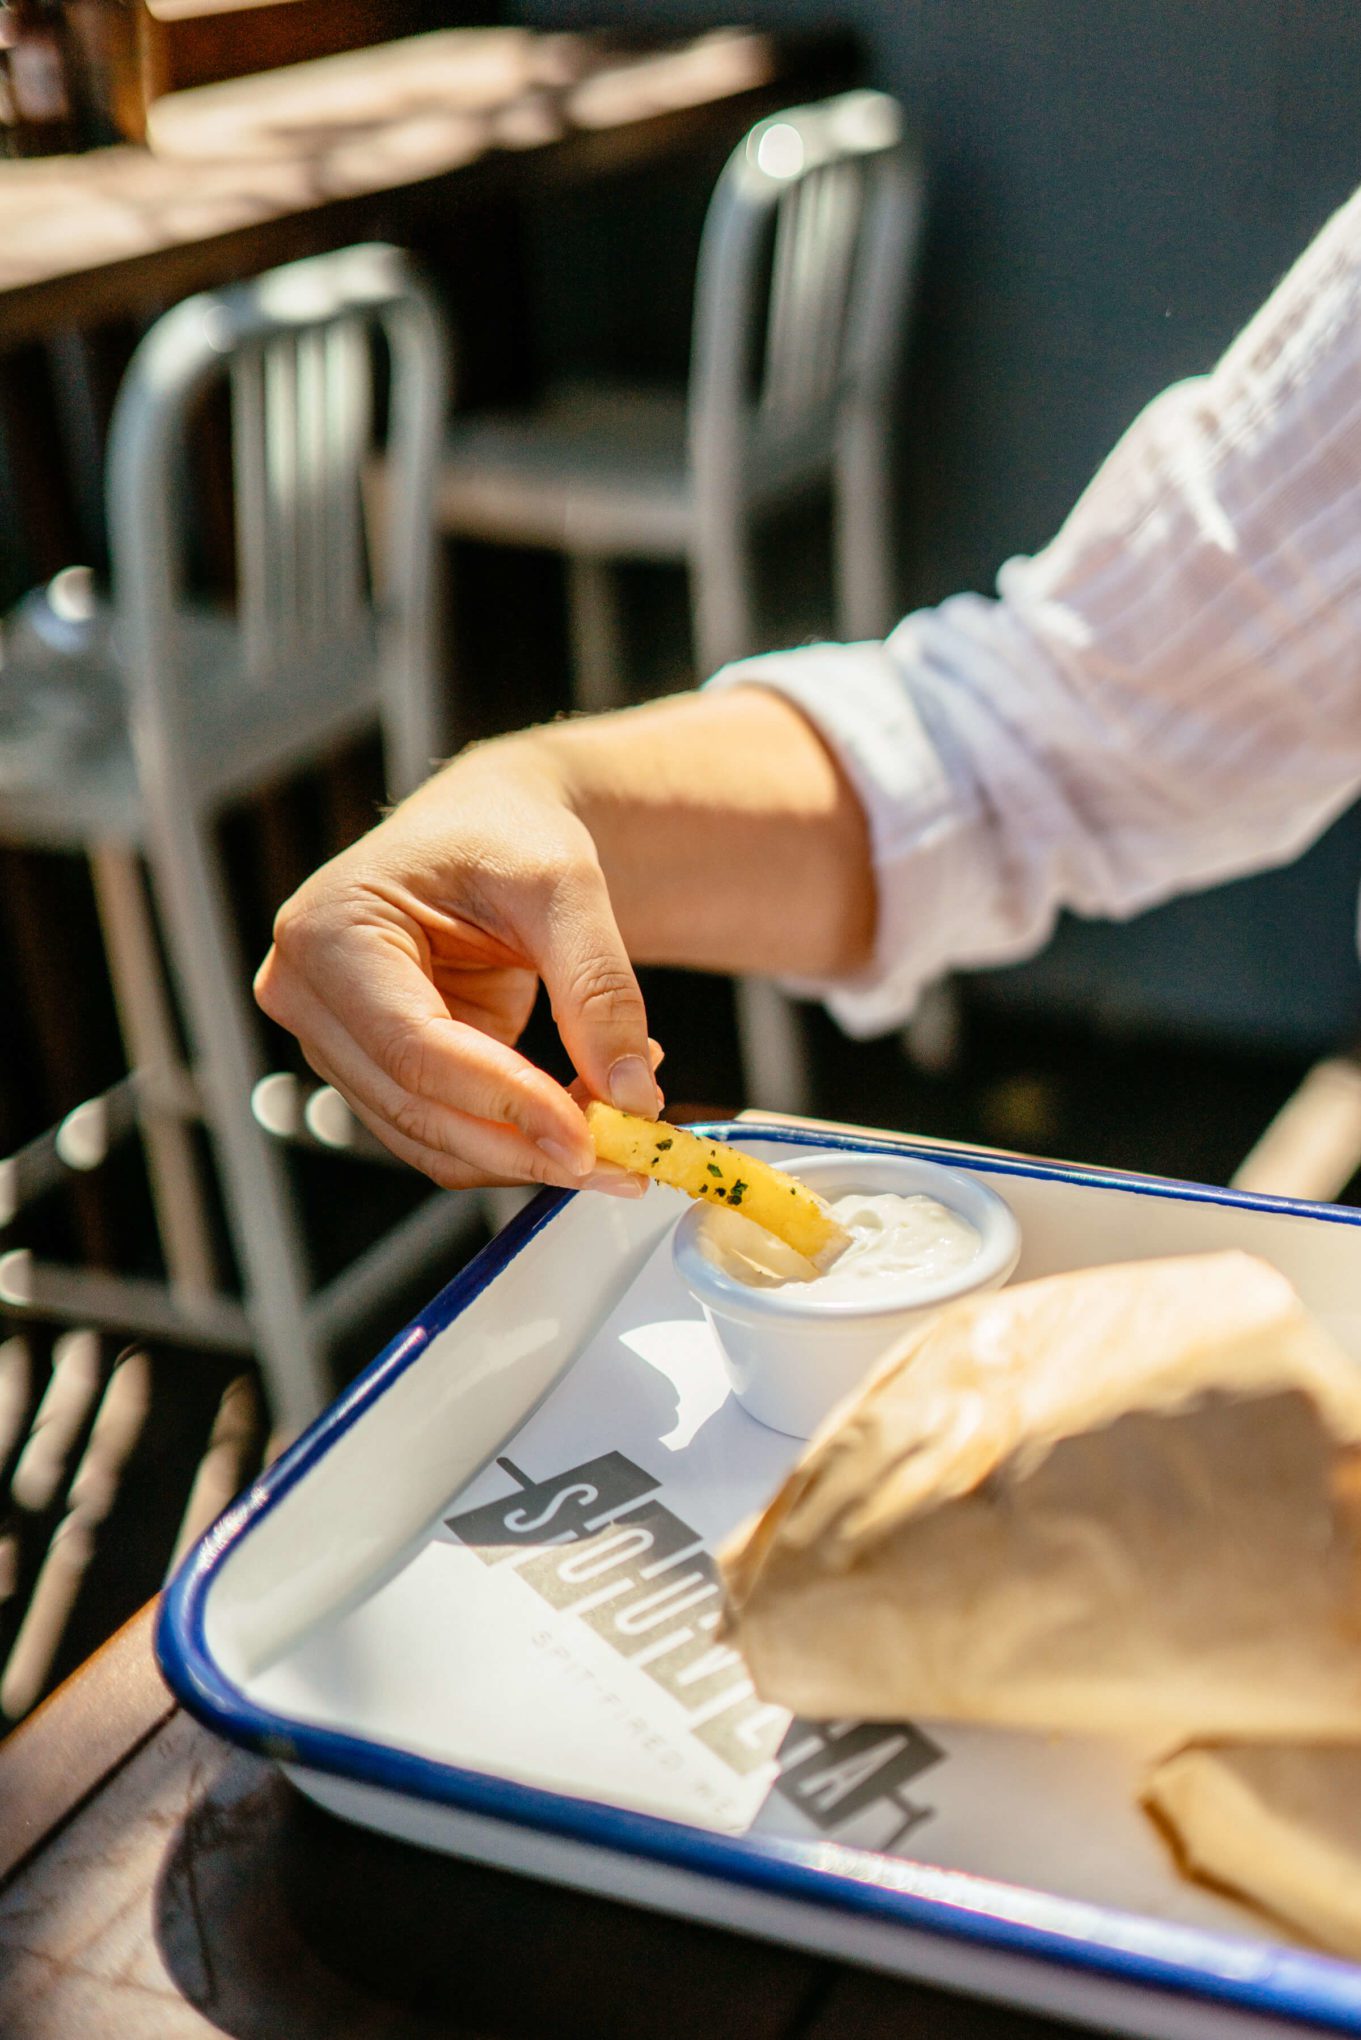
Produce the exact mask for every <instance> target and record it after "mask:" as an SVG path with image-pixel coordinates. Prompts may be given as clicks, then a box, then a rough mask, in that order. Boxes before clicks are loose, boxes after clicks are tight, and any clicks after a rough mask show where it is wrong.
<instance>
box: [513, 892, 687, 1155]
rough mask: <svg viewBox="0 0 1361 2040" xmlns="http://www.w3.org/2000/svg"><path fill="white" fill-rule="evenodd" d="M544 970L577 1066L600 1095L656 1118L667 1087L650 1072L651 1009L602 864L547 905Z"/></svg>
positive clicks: (557, 1018) (591, 1089) (560, 1027)
mask: <svg viewBox="0 0 1361 2040" xmlns="http://www.w3.org/2000/svg"><path fill="white" fill-rule="evenodd" d="M537 947H538V965H539V975H540V976H541V977H542V979H543V981H544V984H545V985H546V986H547V988H548V996H549V998H550V1000H551V1001H552V1004H553V1018H554V1020H555V1021H556V1022H557V1027H558V1032H559V1034H561V1036H562V1039H563V1045H564V1047H565V1048H566V1050H567V1053H568V1055H570V1056H571V1058H572V1062H573V1065H574V1067H575V1068H576V1071H577V1074H578V1075H579V1076H580V1077H581V1079H582V1081H583V1083H584V1084H585V1086H586V1089H587V1090H588V1091H589V1092H590V1094H591V1096H592V1097H594V1098H603V1099H606V1100H607V1101H608V1102H609V1103H610V1104H611V1105H617V1106H618V1107H619V1108H620V1110H621V1111H623V1112H638V1113H641V1114H642V1115H643V1116H644V1117H645V1118H647V1119H655V1118H656V1116H657V1114H658V1112H659V1111H660V1110H661V1093H660V1092H659V1091H658V1089H657V1086H656V1083H655V1082H654V1080H653V1076H652V1063H653V1056H652V1046H651V1043H650V1042H649V1040H648V1032H647V1013H646V1010H645V1008H644V1005H643V995H642V992H641V991H640V990H639V988H638V980H637V978H636V977H635V976H634V974H633V966H632V964H631V963H630V962H629V958H628V952H627V950H626V949H625V947H624V942H623V937H622V936H621V935H620V933H619V926H618V923H617V922H616V920H615V918H614V910H613V908H612V907H611V905H610V898H609V893H608V891H607V890H606V886H605V878H604V874H603V872H601V871H600V870H599V869H598V868H597V869H595V870H593V871H591V872H588V873H586V874H578V875H577V877H576V880H575V883H574V884H573V885H572V886H571V887H570V888H563V889H561V890H559V891H557V892H555V893H554V895H553V896H552V897H551V898H550V899H549V900H548V902H547V905H546V917H545V924H544V927H543V929H542V931H541V934H540V941H539V944H538V945H537Z"/></svg>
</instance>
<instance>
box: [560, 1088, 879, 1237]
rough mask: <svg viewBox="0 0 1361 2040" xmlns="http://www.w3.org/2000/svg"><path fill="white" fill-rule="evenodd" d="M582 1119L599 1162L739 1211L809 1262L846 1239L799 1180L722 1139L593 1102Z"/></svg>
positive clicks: (823, 1208) (822, 1205)
mask: <svg viewBox="0 0 1361 2040" xmlns="http://www.w3.org/2000/svg"><path fill="white" fill-rule="evenodd" d="M586 1124H587V1126H588V1127H589V1128H590V1133H591V1139H592V1140H593V1142H594V1143H595V1151H596V1153H597V1154H598V1155H599V1157H600V1159H601V1160H602V1161H604V1162H615V1163H617V1164H618V1166H619V1167H620V1168H621V1169H629V1170H631V1171H632V1172H633V1173H634V1174H635V1175H639V1176H651V1177H653V1178H654V1179H655V1180H656V1181H657V1182H658V1183H669V1184H670V1185H671V1187H672V1189H674V1190H683V1191H684V1192H685V1193H686V1195H687V1196H689V1197H704V1198H707V1199H708V1200H709V1202H710V1203H712V1204H723V1205H726V1206H727V1208H728V1209H729V1210H730V1211H738V1210H740V1211H741V1212H742V1213H743V1215H744V1217H746V1218H751V1219H754V1220H755V1221H756V1223H757V1225H761V1226H764V1227H765V1229H766V1231H767V1232H772V1233H774V1234H775V1236H776V1238H777V1239H781V1240H784V1241H785V1243H786V1244H787V1245H788V1246H791V1247H793V1248H794V1250H795V1252H796V1253H800V1254H803V1255H805V1256H806V1257H807V1259H808V1260H810V1261H820V1260H822V1259H823V1258H824V1257H827V1256H829V1255H830V1254H831V1253H834V1252H835V1251H836V1250H837V1249H838V1248H840V1247H842V1246H844V1245H845V1244H846V1240H847V1237H848V1235H847V1233H846V1232H845V1230H844V1228H843V1227H842V1226H839V1225H838V1224H837V1222H836V1220H835V1219H834V1218H833V1217H832V1215H831V1213H830V1212H829V1211H828V1209H827V1207H826V1205H825V1204H824V1203H823V1201H822V1199H821V1198H820V1197H818V1196H816V1195H815V1194H814V1193H813V1191H811V1190H809V1189H808V1188H807V1187H806V1185H804V1184H802V1183H799V1182H796V1181H795V1180H794V1178H793V1177H791V1176H787V1175H785V1174H784V1172H783V1171H782V1170H779V1169H772V1168H771V1167H770V1166H769V1164H768V1163H766V1162H760V1161H757V1160H756V1158H755V1157H754V1156H753V1155H748V1154H742V1153H740V1152H739V1151H738V1150H737V1149H736V1148H731V1147H728V1146H727V1145H726V1143H725V1142H723V1141H718V1140H707V1139H705V1138H704V1136H703V1135H701V1134H696V1133H687V1132H686V1131H685V1129H684V1127H680V1126H669V1125H667V1124H665V1123H664V1122H663V1121H660V1120H655V1119H640V1118H638V1117H637V1116H636V1115H635V1114H634V1113H632V1112H619V1111H617V1110H616V1109H615V1107H614V1106H613V1105H601V1104H598V1103H597V1104H593V1105H588V1106H587V1108H586Z"/></svg>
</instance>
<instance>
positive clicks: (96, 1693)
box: [0, 1608, 1072, 2040]
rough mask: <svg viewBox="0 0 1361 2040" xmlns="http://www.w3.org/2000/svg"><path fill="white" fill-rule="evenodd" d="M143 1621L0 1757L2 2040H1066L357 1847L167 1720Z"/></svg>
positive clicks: (990, 2013)
mask: <svg viewBox="0 0 1361 2040" xmlns="http://www.w3.org/2000/svg"><path fill="white" fill-rule="evenodd" d="M152 1620H153V1610H152V1609H150V1608H148V1609H146V1610H145V1611H144V1612H143V1613H142V1614H141V1615H139V1616H137V1617H136V1618H135V1619H134V1620H133V1621H132V1622H131V1623H129V1624H128V1626H127V1627H126V1628H125V1629H123V1630H122V1631H121V1632H120V1633H119V1634H118V1635H117V1636H116V1637H115V1638H114V1639H113V1641H112V1642H111V1643H109V1644H107V1645H106V1646H105V1647H104V1649H103V1650H102V1651H100V1652H99V1653H97V1655H96V1656H95V1657H94V1658H93V1659H91V1661H90V1662H89V1664H87V1665H86V1666H85V1667H84V1668H83V1669H82V1670H81V1671H80V1672H78V1673H77V1674H76V1675H75V1676H74V1678H72V1679H70V1680H68V1681H67V1683H66V1685H65V1686H63V1687H62V1688H60V1689H59V1691H58V1692H57V1693H55V1694H54V1695H53V1696H52V1698H51V1699H50V1700H49V1701H47V1703H46V1704H45V1705H44V1706H43V1707H42V1708H40V1709H39V1710H38V1712H37V1713H36V1714H35V1715H33V1716H32V1717H31V1719H30V1720H29V1721H28V1722H26V1723H25V1724H24V1725H23V1726H22V1727H21V1728H20V1729H18V1730H17V1731H16V1732H15V1733H14V1734H13V1735H12V1736H11V1737H10V1738H9V1740H8V1741H7V1742H6V1743H4V1744H3V1745H0V2033H3V2034H4V2035H5V2040H76V2036H82V2035H86V2034H88V2035H91V2036H94V2035H98V2036H99V2040H123V2036H129V2040H143V2036H147V2040H150V2036H155V2040H208V2036H209V2035H219V2036H220V2035H222V2034H230V2035H234V2036H237V2040H380V2036H392V2040H396V2036H398V2035H401V2036H404V2040H426V2036H435V2035H444V2036H449V2035H467V2036H469V2040H471V2036H474V2035H476V2036H479V2040H502V2036H504V2040H546V2036H552V2040H693V2036H694V2035H696V2034H703V2035H704V2036H705V2040H796V2036H797V2040H853V2036H854V2040H889V2036H892V2040H918V2036H919V2040H1060V2036H1061V2035H1063V2034H1068V2035H1071V2033H1072V2029H1071V2028H1069V2027H1066V2026H1065V2027H1059V2026H1056V2025H1054V2024H1052V2023H1051V2022H1049V2021H1046V2020H1041V2019H1035V2018H1031V2017H1029V2016H1028V2015H1025V2014H1021V2013H1015V2012H1007V2011H1002V2010H999V2009H997V2008H991V2007H987V2006H984V2005H980V2004H974V2003H971V2002H968V2001H965V2000H963V1999H960V1998H956V1997H952V1996H946V1995H944V1994H942V1993H940V1992H937V1991H933V1990H926V1989H918V1988H916V1987H914V1986H911V1985H908V1984H904V1983H901V1982H897V1981H894V1980H890V1979H888V1978H883V1977H876V1976H873V1975H870V1974H868V1973H865V1972H861V1971H856V1970H851V1969H847V1968H843V1967H841V1966H839V1965H837V1964H835V1963H831V1962H827V1961H823V1960H821V1959H817V1958H814V1957H812V1956H808V1955H804V1954H801V1953H799V1952H798V1951H797V1950H791V1949H785V1948H777V1947H773V1946H769V1945H767V1944H765V1943H762V1942H757V1941H751V1940H747V1939H743V1938H741V1937H739V1936H737V1935H735V1934H725V1933H722V1932H720V1931H719V1930H717V1929H715V1928H711V1927H702V1926H697V1925H695V1924H693V1923H691V1922H688V1921H681V1920H670V1919H666V1918H663V1917H661V1916H659V1915H655V1914H651V1913H645V1912H642V1911H637V1910H634V1909H632V1908H629V1907H626V1906H621V1905H618V1904H615V1903H613V1902H610V1901H607V1900H603V1899H595V1898H591V1897H589V1896H587V1895H585V1894H582V1893H579V1892H569V1891H564V1890H560V1889H557V1888H556V1887H553V1886H550V1885H540V1884H536V1883H534V1882H533V1881H531V1880H529V1879H527V1878H521V1877H514V1876H510V1875H508V1874H506V1873H504V1872H499V1871H493V1870H488V1869H485V1868H483V1867H481V1866H479V1865H473V1864H464V1863H457V1862H454V1861H452V1860H450V1859H447V1858H442V1857H434V1856H427V1855H425V1854H424V1853H423V1852H421V1851H419V1850H416V1849H413V1848H410V1847H408V1846H406V1845H404V1844H401V1843H397V1842H394V1841H390V1840H389V1839H387V1838H385V1837H379V1836H373V1835H368V1834H365V1833H364V1832H363V1831H362V1830H359V1829H356V1828H349V1827H347V1826H345V1825H344V1824H343V1823H341V1822H338V1821H335V1820H333V1819H332V1818H331V1817H330V1816H328V1815H325V1814H323V1813H321V1812H320V1811H319V1810H318V1809H316V1808H315V1807H313V1806H312V1805H311V1804H310V1803H309V1802H308V1801H306V1800H305V1799H303V1798H302V1796H301V1795H300V1794H298V1793H297V1792H295V1791H294V1789H293V1788H292V1787H291V1786H290V1785H289V1784H288V1783H287V1782H286V1781H285V1779H284V1778H283V1777H282V1775H281V1774H280V1773H279V1772H278V1771H277V1770H275V1769H274V1767H273V1766H272V1765H270V1764H268V1763H266V1762H264V1761H263V1760H262V1759H260V1758H257V1757H252V1756H248V1755H246V1754H244V1753H243V1752H241V1751H239V1750H233V1749H230V1748H229V1747H228V1746H227V1745H225V1744H224V1743H221V1742H219V1741H218V1740H217V1739H216V1738H215V1737H213V1736H211V1735H209V1734H208V1733H207V1731H206V1730H204V1729H202V1728H200V1727H198V1725H197V1724H196V1723H195V1722H194V1721H193V1720H192V1719H191V1718H190V1716H188V1715H187V1714H185V1713H184V1712H183V1710H182V1709H180V1708H178V1707H176V1706H175V1705H174V1703H173V1702H172V1700H171V1698H170V1696H169V1694H168V1693H167V1692H166V1689H165V1687H164V1686H163V1685H162V1683H161V1681H160V1677H159V1674H158V1673H157V1671H156V1667H155V1664H154V1661H153V1658H152V1652H151V1632H152Z"/></svg>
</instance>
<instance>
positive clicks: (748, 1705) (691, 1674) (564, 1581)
mask: <svg viewBox="0 0 1361 2040" xmlns="http://www.w3.org/2000/svg"><path fill="white" fill-rule="evenodd" d="M497 1465H498V1466H500V1467H501V1468H502V1470H503V1471H504V1472H505V1473H507V1474H508V1475H509V1476H510V1478H511V1479H512V1480H514V1481H515V1482H517V1483H518V1485H517V1487H516V1488H515V1489H514V1490H512V1491H511V1492H510V1493H508V1494H505V1495H502V1496H499V1497H498V1498H497V1499H496V1500H495V1501H492V1502H484V1503H482V1504H481V1505H479V1506H478V1507H477V1508H473V1509H467V1510H464V1511H463V1512H461V1513H459V1514H456V1515H453V1516H447V1517H446V1518H445V1527H446V1528H447V1529H448V1530H450V1531H452V1533H453V1534H454V1536H455V1537H457V1538H458V1539H459V1540H460V1542H461V1543H463V1544H465V1545H467V1546H468V1547H469V1548H470V1549H471V1550H472V1551H473V1552H475V1554H476V1556H477V1557H478V1558H480V1559H481V1560H482V1561H483V1563H484V1564H487V1565H502V1566H507V1567H511V1568H513V1569H514V1570H515V1572H516V1573H517V1575H518V1576H519V1578H520V1579H522V1580H523V1581H524V1582H525V1584H526V1585H527V1586H528V1587H530V1588H531V1589H532V1591H533V1592H534V1593H535V1594H537V1595H538V1596H539V1597H540V1599H541V1600H543V1601H545V1602H546V1603H547V1604H548V1606H549V1607H551V1608H553V1609H554V1610H556V1611H557V1612H558V1613H559V1614H560V1615H566V1616H570V1617H572V1618H574V1619H577V1620H580V1621H581V1622H584V1623H586V1624H587V1625H588V1626H589V1627H590V1628H591V1629H592V1630H593V1631H594V1633H595V1634H596V1635H597V1636H598V1637H600V1638H601V1639H602V1640H603V1641H604V1642H605V1643H607V1644H608V1645H609V1646H610V1647H611V1648H612V1649H613V1650H614V1651H616V1652H617V1653H618V1654H619V1656H620V1657H622V1658H626V1659H628V1660H629V1661H630V1662H631V1663H632V1665H633V1666H634V1667H635V1668H636V1669H637V1670H640V1671H642V1672H645V1673H646V1675H647V1677H648V1678H649V1679H651V1680H652V1681H654V1682H655V1683H656V1684H657V1685H658V1686H660V1687H661V1688H662V1689H663V1691H665V1692H666V1693H668V1694H669V1695H670V1696H671V1698H672V1699H674V1700H675V1701H677V1702H678V1703H679V1705H680V1706H681V1707H682V1708H684V1709H685V1711H686V1713H687V1715H688V1716H689V1720H688V1723H687V1727H688V1730H689V1733H690V1734H691V1735H692V1736H694V1737H695V1738H696V1739H697V1740H698V1741H699V1742H700V1743H702V1744H703V1745H704V1747H705V1748H706V1749H708V1750H709V1751H710V1752H711V1753H712V1754H713V1755H714V1756H716V1757H717V1758H718V1759H719V1760H720V1761H721V1762H722V1763H723V1764H724V1765H725V1766H726V1767H727V1768H728V1769H729V1770H730V1771H731V1772H733V1773H734V1774H735V1775H736V1776H738V1777H747V1776H749V1775H750V1774H751V1773H752V1772H753V1771H756V1770H758V1769H760V1768H761V1767H762V1766H764V1765H769V1764H775V1765H776V1766H777V1767H778V1768H777V1770H776V1774H775V1781H774V1783H775V1789H776V1791H778V1792H779V1793H780V1794H781V1795H782V1796H783V1797H784V1798H786V1799H787V1800H789V1801H790V1802H791V1803H792V1804H793V1805H794V1806H795V1807H797V1809H798V1810H799V1811H800V1812H801V1813H802V1814H803V1815H804V1816H805V1817H806V1818H807V1819H809V1820H811V1821H812V1822H813V1823H814V1825H815V1826H817V1827H818V1828H820V1829H821V1830H822V1831H823V1832H824V1833H831V1832H832V1831H833V1830H835V1829H837V1828H841V1827H843V1826H845V1825H846V1824H847V1823H848V1822H850V1821H852V1820H854V1819H856V1817H857V1816H858V1815H860V1814H861V1813H864V1812H867V1811H868V1810H869V1809H870V1808H871V1807H876V1806H877V1807H881V1808H883V1809H884V1810H885V1811H886V1812H887V1813H888V1814H889V1815H890V1816H896V1818H895V1821H894V1829H893V1833H892V1835H891V1836H890V1837H889V1838H888V1839H887V1840H886V1841H884V1842H881V1843H880V1844H879V1846H880V1847H884V1848H888V1849H893V1848H896V1847H898V1846H900V1845H901V1843H902V1841H903V1839H904V1838H905V1836H907V1835H908V1834H910V1833H911V1832H912V1830H913V1829H914V1828H916V1827H919V1826H920V1825H921V1823H922V1822H923V1821H924V1820H928V1819H929V1818H930V1817H931V1813H932V1809H931V1808H930V1807H929V1806H923V1805H921V1804H920V1803H919V1802H918V1801H916V1800H914V1799H912V1798H911V1797H909V1795H908V1791H907V1788H908V1786H909V1785H910V1784H912V1783H913V1781H914V1780H915V1779H917V1778H919V1777H920V1776H921V1774H922V1773H923V1772H924V1771H926V1770H928V1769H929V1768H930V1767H931V1766H932V1765H933V1764H937V1763H939V1762H940V1761H941V1759H942V1756H943V1754H944V1752H943V1751H942V1750H940V1749H939V1748H938V1747H937V1745H936V1744H935V1743H933V1742H932V1741H931V1738H930V1737H929V1736H927V1735H925V1734H923V1733H922V1731H921V1730H920V1729H919V1728H914V1727H913V1726H911V1724H909V1723H903V1724H893V1725H888V1724H885V1723H884V1722H864V1721H832V1722H806V1721H797V1720H796V1721H791V1720H790V1718H789V1714H788V1712H787V1710H786V1709H785V1708H783V1707H772V1706H770V1705H768V1704H767V1703H766V1702H764V1701H762V1700H761V1699H759V1698H758V1697H757V1695H756V1693H755V1691H754V1689H753V1687H752V1683H751V1680H750V1679H749V1678H748V1677H747V1674H746V1671H745V1668H744V1666H743V1663H742V1659H741V1657H740V1656H739V1654H738V1653H737V1652H736V1651H735V1650H732V1649H730V1648H729V1646H728V1645H727V1644H723V1643H719V1642H717V1641H716V1640H715V1638H714V1635H713V1631H714V1629H715V1628H716V1626H717V1623H718V1618H719V1609H720V1605H721V1600H722V1594H721V1588H720V1586H719V1579H718V1569H717V1567H716V1566H715V1564H714V1561H713V1559H712V1558H711V1557H710V1555H709V1553H708V1552H707V1551H706V1550H705V1549H704V1544H703V1540H702V1538H701V1537H700V1536H699V1534H698V1532H697V1531H695V1530H693V1529H691V1527H690V1525H689V1524H688V1523H684V1522H682V1521H681V1519H680V1517H679V1516H676V1515H674V1514H673V1513H672V1511H671V1510H670V1509H668V1508H667V1507H666V1506H665V1504H664V1503H663V1502H662V1501H660V1500H659V1499H658V1490H659V1489H660V1487H661V1482H660V1481H659V1480H657V1479H655V1478H654V1477H653V1475H652V1474H650V1473H647V1472H646V1471H645V1470H644V1469H643V1468H642V1467H641V1466H639V1465H637V1464H636V1463H635V1461H633V1460H631V1459H627V1458H625V1456H624V1454H623V1453H622V1452H607V1453H603V1454H602V1455H601V1456H600V1457H599V1458H596V1459H590V1460H586V1461H584V1462H583V1463H582V1464H581V1465H579V1466H572V1467H569V1468H567V1469H566V1471H565V1472H563V1473H559V1474H556V1475H554V1476H552V1477H551V1478H550V1479H548V1480H531V1479H530V1477H529V1476H528V1475H527V1474H525V1473H522V1472H521V1471H520V1469H519V1468H518V1467H517V1466H515V1465H514V1464H513V1463H512V1462H511V1461H510V1460H508V1459H498V1461H497Z"/></svg>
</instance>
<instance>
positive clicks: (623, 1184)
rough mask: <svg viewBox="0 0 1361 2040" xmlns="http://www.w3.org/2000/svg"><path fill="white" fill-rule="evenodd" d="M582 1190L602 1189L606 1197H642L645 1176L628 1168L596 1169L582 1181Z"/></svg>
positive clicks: (645, 1180) (646, 1185) (644, 1192)
mask: <svg viewBox="0 0 1361 2040" xmlns="http://www.w3.org/2000/svg"><path fill="white" fill-rule="evenodd" d="M581 1187H582V1189H583V1190H603V1191H604V1193H605V1195H606V1196H607V1197H642V1196H644V1195H645V1194H646V1192H647V1189H648V1180H647V1177H646V1176H635V1175H633V1173H632V1172H631V1171H630V1170H628V1169H597V1170H595V1171H594V1173H593V1174H592V1175H589V1176H587V1178H586V1179H585V1181H584V1182H583V1183H582V1186H581Z"/></svg>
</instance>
